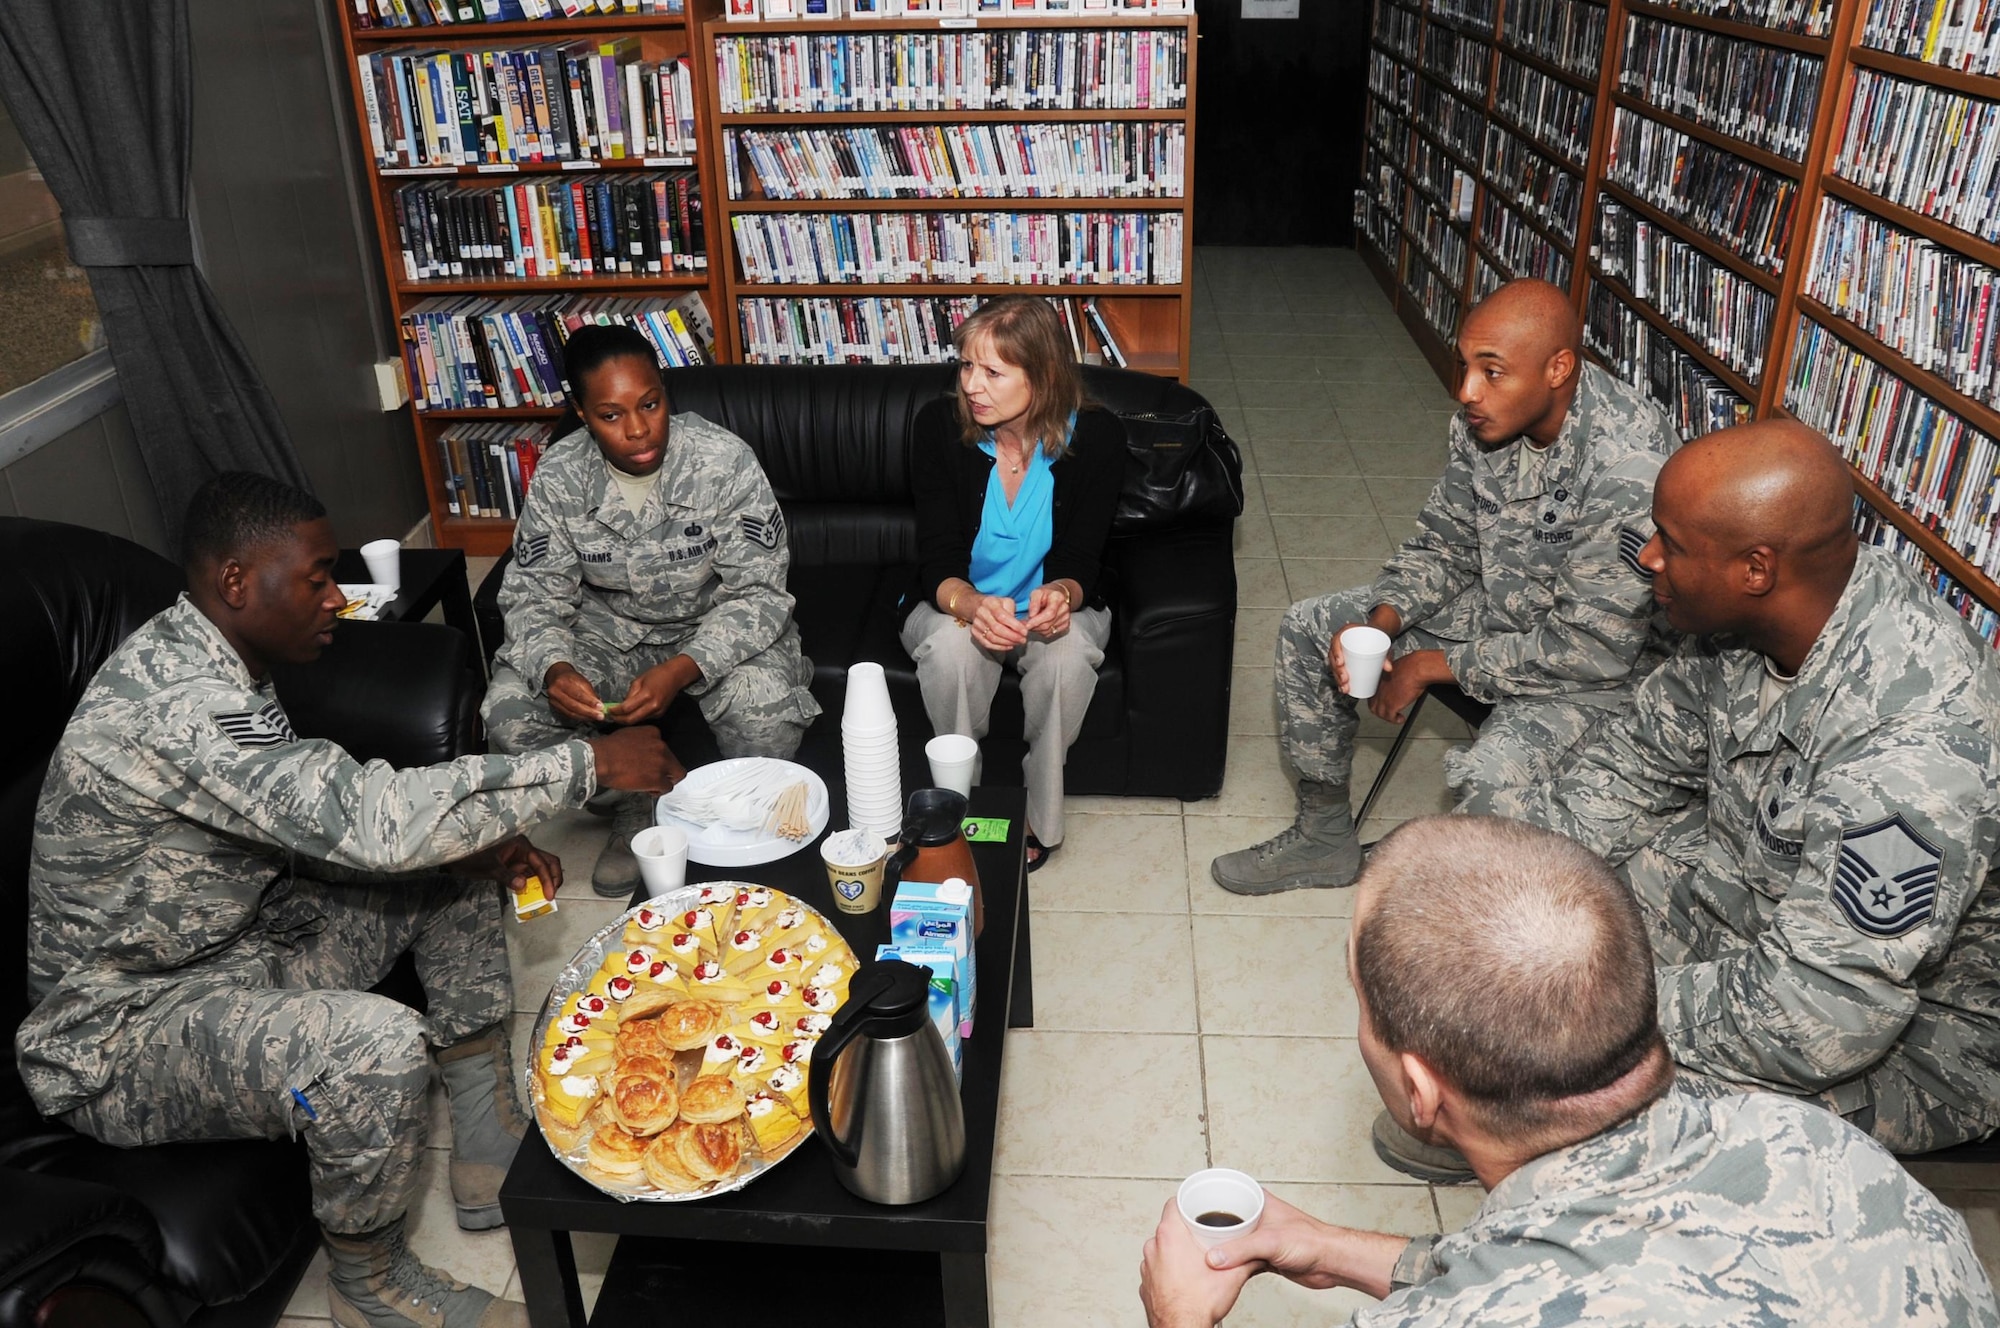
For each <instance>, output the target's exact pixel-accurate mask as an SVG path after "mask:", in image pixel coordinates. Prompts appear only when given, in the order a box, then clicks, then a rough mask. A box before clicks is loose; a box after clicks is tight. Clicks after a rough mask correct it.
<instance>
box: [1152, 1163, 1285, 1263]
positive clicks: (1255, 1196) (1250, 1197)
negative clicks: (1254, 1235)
mask: <svg viewBox="0 0 2000 1328" xmlns="http://www.w3.org/2000/svg"><path fill="white" fill-rule="evenodd" d="M1174 1204H1175V1206H1176V1207H1178V1208H1179V1209H1180V1214H1181V1221H1182V1222H1184V1223H1186V1224H1187V1229H1188V1233H1189V1234H1190V1235H1192V1236H1193V1237H1194V1242H1195V1244H1197V1245H1199V1246H1201V1247H1202V1248H1203V1249H1205V1250H1212V1249H1214V1248H1215V1247H1216V1246H1218V1245H1222V1244H1225V1243H1227V1242H1229V1241H1232V1240H1236V1239H1239V1238H1241V1237H1243V1236H1247V1235H1249V1234H1250V1233H1251V1232H1253V1231H1255V1230H1256V1229H1257V1224H1258V1223H1259V1222H1260V1221H1262V1220H1263V1217H1264V1187H1263V1186H1262V1185H1259V1184H1258V1183H1257V1182H1256V1181H1255V1180H1253V1179H1252V1178H1251V1177H1249V1176H1247V1175H1245V1174H1244V1173H1243V1172H1241V1171H1235V1170H1232V1169H1230V1168H1229V1167H1209V1168H1207V1169H1206V1170H1203V1171H1197V1172H1195V1173H1194V1174H1193V1175H1192V1176H1189V1177H1188V1178H1187V1179H1186V1180H1184V1181H1182V1182H1181V1187H1180V1190H1179V1191H1178V1192H1177V1193H1176V1194H1175V1196H1174Z"/></svg>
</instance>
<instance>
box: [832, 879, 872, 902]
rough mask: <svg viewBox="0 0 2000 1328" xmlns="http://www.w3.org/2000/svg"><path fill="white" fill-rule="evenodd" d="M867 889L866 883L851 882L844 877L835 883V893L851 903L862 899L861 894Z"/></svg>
mask: <svg viewBox="0 0 2000 1328" xmlns="http://www.w3.org/2000/svg"><path fill="white" fill-rule="evenodd" d="M867 888H868V885H867V883H866V882H865V881H854V880H849V879H848V878H846V877H844V876H843V877H842V878H841V879H839V880H837V881H835V882H834V883H833V890H834V893H835V894H837V895H839V896H840V897H841V898H842V899H845V900H847V901H848V902H849V903H852V902H854V901H855V900H857V899H859V898H861V892H862V891H863V890H865V889H867Z"/></svg>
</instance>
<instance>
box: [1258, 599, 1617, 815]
mask: <svg viewBox="0 0 2000 1328" xmlns="http://www.w3.org/2000/svg"><path fill="white" fill-rule="evenodd" d="M1374 607H1375V596H1374V587H1373V586H1356V587H1354V588H1353V589H1351V590H1342V591H1336V592H1335V593H1333V594H1331V595H1322V596H1320V597H1319V598H1318V599H1307V600H1300V601H1299V602H1298V603H1296V604H1294V605H1292V607H1291V608H1289V609H1287V610H1285V616H1284V619H1283V620H1282V621H1281V622H1280V623H1279V625H1278V659H1277V676H1276V680H1275V683H1276V692H1277V702H1278V735H1279V741H1280V743H1281V744H1282V745H1283V747H1284V750H1285V756H1286V758H1287V759H1289V760H1290V761H1291V763H1292V767H1293V769H1295V770H1297V771H1298V773H1299V775H1300V777H1301V778H1304V779H1312V780H1317V781H1319V782H1320V783H1323V784H1346V783H1347V782H1349V780H1350V778H1351V777H1352V775H1353V770H1354V735H1355V733H1356V732H1357V730H1358V729H1359V728H1360V724H1361V713H1360V703H1359V702H1357V701H1356V700H1355V699H1354V698H1353V697H1351V696H1348V695H1347V694H1346V693H1344V692H1342V691H1340V690H1339V689H1338V688H1337V687H1335V686H1334V682H1333V670H1332V669H1331V668H1330V667H1329V666H1328V664H1327V653H1328V651H1329V650H1330V649H1331V648H1332V646H1333V634H1334V633H1335V632H1337V631H1339V630H1340V629H1341V628H1342V627H1343V626H1345V625H1346V624H1348V623H1358V622H1366V621H1367V619H1368V612H1369V610H1370V609H1372V608H1374ZM1450 644H1451V643H1450V642H1448V641H1445V640H1443V639H1441V638H1439V637H1436V636H1433V635H1431V633H1429V632H1428V631H1426V630H1424V626H1423V624H1422V623H1415V624H1405V625H1404V628H1403V632H1402V634H1401V635H1400V636H1398V637H1397V638H1396V640H1395V643H1394V645H1392V646H1391V647H1390V652H1391V655H1392V657H1394V658H1401V657H1402V656H1404V655H1407V654H1409V653H1411V652H1412V651H1416V650H1437V649H1442V648H1444V647H1446V646H1448V645H1450ZM1627 695H1628V694H1627V693H1626V692H1625V691H1623V690H1619V691H1611V692H1587V693H1578V694H1575V695H1571V696H1558V697H1509V698H1506V699H1503V700H1502V701H1501V702H1500V703H1499V704H1498V705H1496V706H1495V707H1494V708H1493V713H1492V715H1490V716H1489V717H1488V718H1487V720H1486V722H1485V723H1484V724H1482V725H1480V727H1479V737H1478V740H1477V741H1475V742H1473V743H1472V744H1471V745H1470V746H1463V747H1456V748H1454V749H1453V750H1452V751H1450V752H1448V753H1447V754H1446V755H1445V760H1444V773H1445V783H1446V785H1448V786H1449V787H1451V788H1453V789H1456V790H1458V791H1459V792H1460V793H1461V794H1462V795H1470V794H1472V793H1475V792H1493V791H1497V790H1499V789H1503V788H1516V787H1519V786H1520V785H1523V784H1534V783H1540V782H1541V781H1542V780H1544V779H1547V778H1548V777H1549V776H1550V775H1552V774H1554V773H1555V771H1556V769H1557V768H1558V767H1559V765H1560V761H1559V758H1560V757H1561V756H1562V755H1563V753H1565V752H1567V751H1568V750H1569V749H1570V748H1571V747H1572V746H1574V745H1575V744H1576V742H1577V740H1578V739H1580V738H1582V737H1583V735H1584V734H1585V733H1587V732H1589V731H1590V727H1591V726H1592V725H1593V724H1595V723H1596V722H1597V721H1598V720H1599V719H1600V718H1602V717H1603V716H1604V714H1605V713H1606V712H1607V711H1609V710H1613V709H1616V708H1617V707H1618V706H1619V705H1620V704H1622V703H1623V701H1624V700H1625V698H1626V696H1627Z"/></svg>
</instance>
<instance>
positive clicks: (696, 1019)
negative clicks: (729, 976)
mask: <svg viewBox="0 0 2000 1328" xmlns="http://www.w3.org/2000/svg"><path fill="white" fill-rule="evenodd" d="M651 1022H653V1023H654V1024H657V1025H658V1026H659V1036H660V1041H661V1042H663V1043H665V1044H666V1045H667V1046H668V1047H671V1048H672V1049H673V1050H675V1051H692V1050H694V1049H695V1048H696V1047H700V1046H706V1045H707V1043H708V1040H709V1039H710V1038H712V1037H714V1036H715V1035H716V1034H717V1033H720V1032H721V1031H722V1030H723V1029H724V1028H725V1027H727V1026H728V1023H729V1016H728V1015H727V1014H726V1013H725V1012H724V1011H723V1008H722V1007H721V1006H720V1005H718V1004H716V1003H715V1002H714V1001H710V1000H701V999H695V1000H689V1001H679V1002H676V1003H675V1004H673V1005H670V1006H668V1007H667V1009H666V1012H665V1013H664V1014H662V1015H661V1016H660V1017H659V1018H658V1019H655V1020H652V1021H651Z"/></svg>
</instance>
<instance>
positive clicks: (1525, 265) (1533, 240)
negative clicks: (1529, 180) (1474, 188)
mask: <svg viewBox="0 0 2000 1328" xmlns="http://www.w3.org/2000/svg"><path fill="white" fill-rule="evenodd" d="M1479 238H1480V239H1481V240H1482V241H1483V242H1484V243H1485V245H1486V247H1487V248H1488V249H1489V250H1491V251H1492V253H1493V255H1494V257H1496V258H1498V259H1499V260H1500V261H1501V262H1502V263H1504V264H1505V265H1506V268H1507V277H1508V279H1510V280H1511V279H1513V278H1515V277H1535V278H1538V279H1539V280H1542V281H1546V282H1549V283H1551V284H1552V285H1556V286H1561V287H1562V288H1563V289H1564V290H1568V289H1569V279H1570V259H1569V255H1568V254H1566V253H1564V252H1563V251H1562V249H1561V248H1560V247H1558V246H1557V245H1556V244H1555V243H1554V242H1553V241H1551V240H1550V239H1549V238H1548V237H1547V236H1546V235H1543V234H1542V233H1541V232H1540V231H1539V230H1537V229H1535V227H1533V226H1531V225H1529V224H1528V223H1527V221H1525V220H1524V219H1523V218H1522V217H1521V215H1520V214H1519V213H1517V212H1515V211H1514V209H1512V208H1511V207H1509V206H1507V200H1506V199H1504V198H1502V197H1501V196H1500V195H1499V194H1495V193H1489V194H1487V195H1486V200H1485V202H1484V204H1482V205H1481V207H1480V209H1479Z"/></svg>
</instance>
